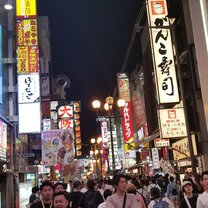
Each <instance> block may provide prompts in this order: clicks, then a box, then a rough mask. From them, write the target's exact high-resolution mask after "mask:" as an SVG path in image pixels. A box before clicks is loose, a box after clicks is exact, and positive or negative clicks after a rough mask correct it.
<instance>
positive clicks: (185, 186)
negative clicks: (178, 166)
mask: <svg viewBox="0 0 208 208" xmlns="http://www.w3.org/2000/svg"><path fill="white" fill-rule="evenodd" d="M181 188H182V191H183V192H184V193H192V192H193V185H192V183H191V182H190V181H189V180H184V181H183V183H182V184H181Z"/></svg>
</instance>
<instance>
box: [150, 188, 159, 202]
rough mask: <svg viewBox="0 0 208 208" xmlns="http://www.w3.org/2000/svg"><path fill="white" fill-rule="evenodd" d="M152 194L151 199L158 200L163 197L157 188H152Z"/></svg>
mask: <svg viewBox="0 0 208 208" xmlns="http://www.w3.org/2000/svg"><path fill="white" fill-rule="evenodd" d="M150 194H151V197H152V199H153V200H154V199H158V198H160V196H161V193H160V189H159V188H157V187H153V188H151V190H150Z"/></svg>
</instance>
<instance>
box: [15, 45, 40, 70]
mask: <svg viewBox="0 0 208 208" xmlns="http://www.w3.org/2000/svg"><path fill="white" fill-rule="evenodd" d="M38 61H39V51H38V47H37V46H25V47H17V72H18V74H28V73H37V72H39V63H38Z"/></svg>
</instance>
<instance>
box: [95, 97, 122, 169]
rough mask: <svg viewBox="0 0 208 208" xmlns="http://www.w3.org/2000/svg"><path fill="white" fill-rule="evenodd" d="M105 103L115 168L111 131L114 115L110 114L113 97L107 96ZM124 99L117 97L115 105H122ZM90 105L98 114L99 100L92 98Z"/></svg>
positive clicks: (113, 160)
mask: <svg viewBox="0 0 208 208" xmlns="http://www.w3.org/2000/svg"><path fill="white" fill-rule="evenodd" d="M105 101H106V103H105V104H104V109H105V110H106V111H107V112H108V115H107V116H106V117H107V118H108V119H109V128H110V141H111V151H112V168H113V170H115V167H116V163H115V155H114V144H113V131H112V118H114V117H115V116H114V115H112V110H113V104H114V98H113V97H110V96H109V97H107V98H106V99H105ZM124 105H125V101H124V100H123V99H119V100H118V101H117V106H118V107H119V108H120V107H124ZM92 106H93V108H94V109H96V111H97V116H98V110H99V108H100V106H101V103H100V101H99V100H94V101H93V102H92Z"/></svg>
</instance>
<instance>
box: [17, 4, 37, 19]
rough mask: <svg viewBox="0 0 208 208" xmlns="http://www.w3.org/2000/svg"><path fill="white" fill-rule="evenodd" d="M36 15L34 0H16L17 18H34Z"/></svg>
mask: <svg viewBox="0 0 208 208" xmlns="http://www.w3.org/2000/svg"><path fill="white" fill-rule="evenodd" d="M36 15H37V12H36V0H16V16H17V18H28V17H29V18H34V17H36Z"/></svg>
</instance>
